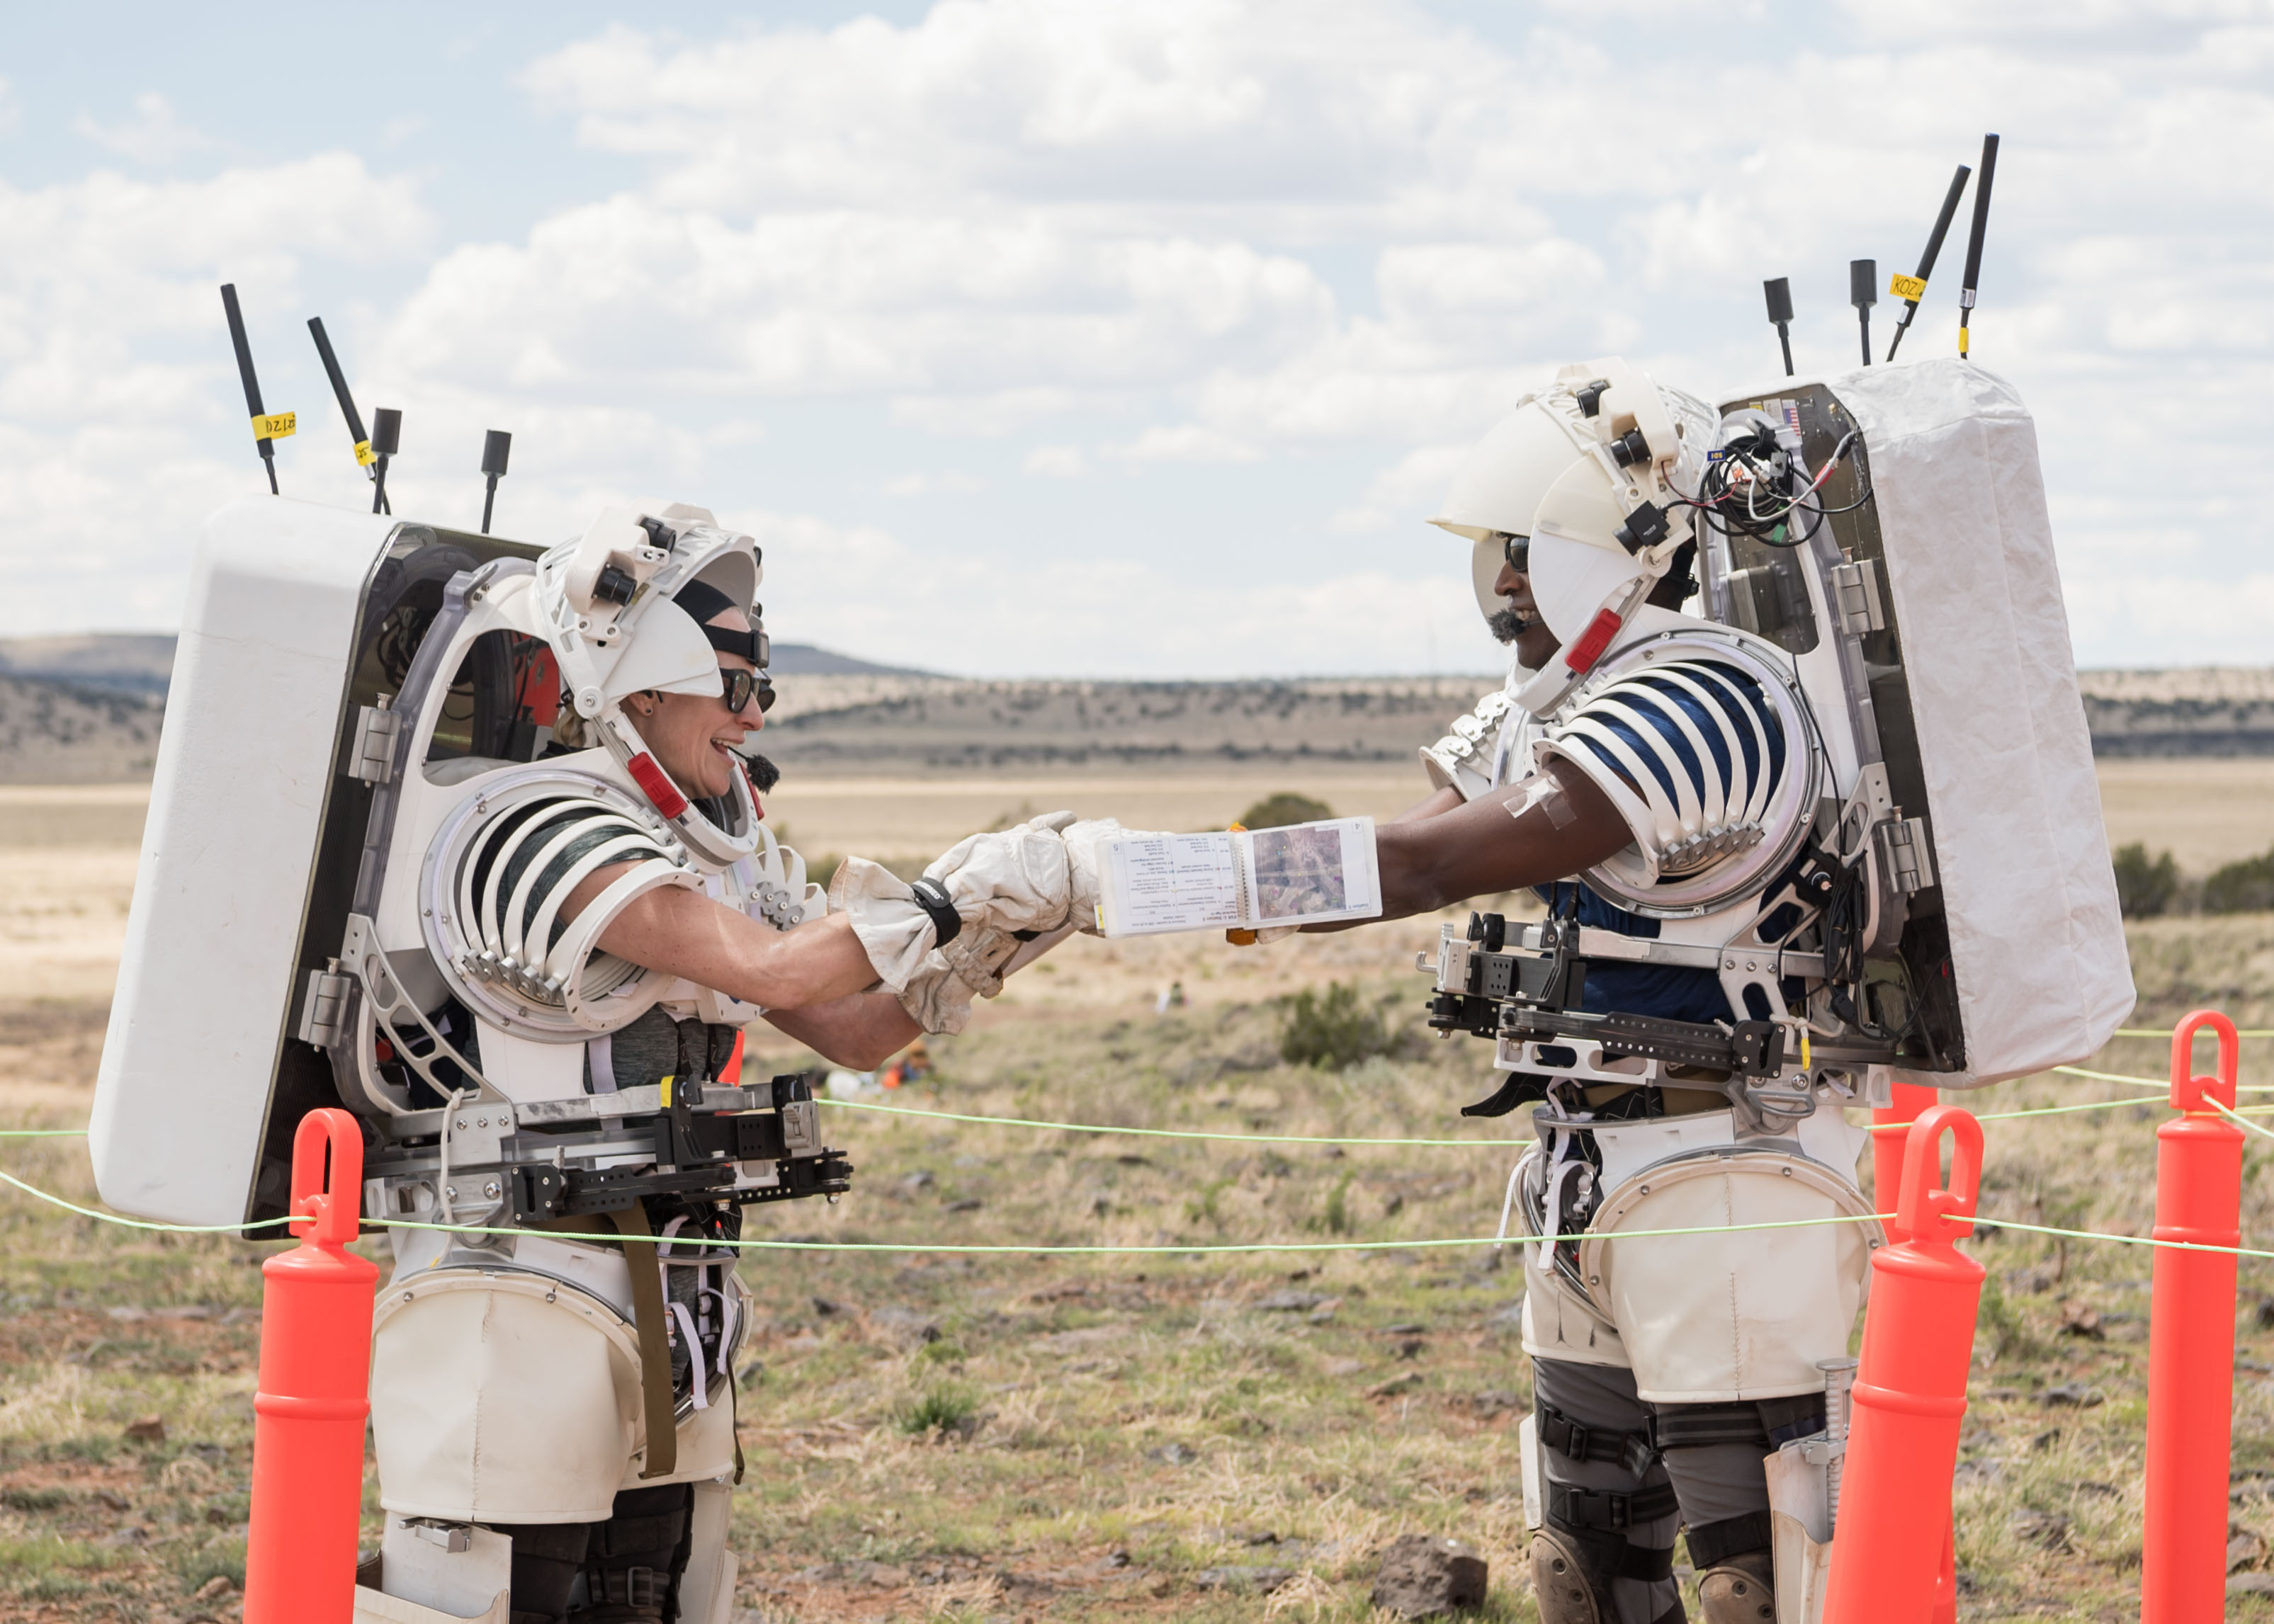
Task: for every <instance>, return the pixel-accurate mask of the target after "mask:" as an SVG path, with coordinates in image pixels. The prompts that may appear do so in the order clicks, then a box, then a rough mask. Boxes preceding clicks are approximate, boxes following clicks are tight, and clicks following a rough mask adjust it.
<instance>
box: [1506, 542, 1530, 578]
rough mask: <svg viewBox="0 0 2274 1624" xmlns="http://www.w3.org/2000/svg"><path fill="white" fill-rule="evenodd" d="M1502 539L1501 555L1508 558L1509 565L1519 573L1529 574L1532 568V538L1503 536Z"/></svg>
mask: <svg viewBox="0 0 2274 1624" xmlns="http://www.w3.org/2000/svg"><path fill="white" fill-rule="evenodd" d="M1500 539H1501V556H1502V558H1504V559H1506V560H1508V567H1509V568H1510V569H1513V570H1515V571H1517V573H1518V574H1519V575H1524V574H1529V573H1530V572H1531V569H1532V538H1531V537H1529V536H1502V538H1500Z"/></svg>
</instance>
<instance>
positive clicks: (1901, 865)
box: [1878, 817, 1935, 897]
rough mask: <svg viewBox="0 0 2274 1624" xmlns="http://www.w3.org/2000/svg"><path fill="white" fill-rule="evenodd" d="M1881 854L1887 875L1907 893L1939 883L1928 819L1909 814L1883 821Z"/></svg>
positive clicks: (1880, 841)
mask: <svg viewBox="0 0 2274 1624" xmlns="http://www.w3.org/2000/svg"><path fill="white" fill-rule="evenodd" d="M1878 833H1879V856H1880V860H1881V861H1882V863H1883V864H1884V865H1885V867H1886V873H1887V877H1888V878H1889V879H1890V880H1892V881H1894V887H1895V889H1896V890H1897V891H1901V893H1902V894H1903V895H1904V896H1906V897H1916V896H1917V895H1918V894H1919V892H1921V891H1924V890H1926V889H1927V888H1928V887H1929V886H1931V885H1932V884H1933V883H1935V876H1934V857H1933V854H1932V853H1931V852H1930V851H1929V850H1928V848H1927V838H1926V820H1925V819H1924V818H1916V817H1907V818H1904V819H1902V820H1901V822H1899V823H1898V822H1893V821H1891V822H1888V823H1882V824H1880V825H1879V831H1878Z"/></svg>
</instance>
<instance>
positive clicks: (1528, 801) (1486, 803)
mask: <svg viewBox="0 0 2274 1624" xmlns="http://www.w3.org/2000/svg"><path fill="white" fill-rule="evenodd" d="M1547 771H1548V772H1549V773H1550V774H1552V775H1554V782H1553V785H1552V786H1549V785H1539V784H1537V781H1536V780H1527V781H1526V782H1525V784H1522V785H1517V786H1514V787H1511V788H1509V789H1503V790H1496V791H1495V792H1494V793H1492V794H1489V795H1484V796H1480V797H1479V798H1478V799H1476V800H1474V801H1469V802H1467V803H1465V805H1462V806H1460V807H1458V808H1452V809H1450V810H1448V811H1445V812H1442V813H1441V814H1439V815H1437V816H1432V817H1416V818H1412V819H1410V820H1409V819H1407V818H1399V819H1397V821H1395V822H1393V823H1382V824H1380V825H1378V826H1377V827H1376V828H1375V830H1374V858H1375V861H1376V864H1377V866H1378V867H1379V868H1380V870H1381V874H1382V914H1381V916H1380V917H1381V918H1382V919H1386V920H1387V919H1404V918H1407V917H1409V916H1411V915H1412V914H1434V913H1436V912H1437V911H1438V910H1440V909H1441V908H1448V907H1450V906H1453V905H1454V904H1455V903H1457V902H1461V901H1465V899H1467V898H1471V897H1480V896H1489V895H1495V894H1497V893H1498V892H1501V891H1517V890H1520V889H1522V888H1523V887H1525V886H1528V885H1545V884H1547V883H1550V882H1551V881H1555V880H1562V879H1569V878H1570V876H1573V875H1575V874H1579V873H1582V872H1584V871H1585V870H1586V869H1589V868H1593V867H1594V866H1595V865H1596V864H1597V863H1599V862H1601V861H1603V860H1604V859H1606V858H1608V857H1610V856H1612V855H1614V854H1615V853H1617V852H1619V851H1620V850H1622V849H1623V848H1624V847H1625V846H1627V845H1629V844H1630V841H1631V839H1632V836H1631V835H1630V832H1629V831H1628V829H1627V826H1626V822H1625V820H1624V819H1623V818H1622V817H1621V816H1619V812H1618V808H1615V807H1614V806H1613V805H1612V804H1611V801H1610V798H1609V797H1608V796H1607V795H1605V794H1604V793H1603V792H1602V791H1601V790H1600V789H1598V788H1597V787H1595V786H1594V784H1593V782H1592V781H1590V780H1589V779H1588V778H1586V777H1585V775H1584V774H1581V773H1579V772H1577V771H1574V770H1572V769H1570V768H1568V767H1560V766H1550V767H1549V768H1548V770H1547ZM1535 786H1536V787H1535ZM1541 790H1551V791H1552V793H1549V794H1547V795H1546V796H1543V795H1542V794H1541V793H1540V791H1541ZM1371 922H1373V921H1367V920H1338V921H1334V922H1332V923H1330V924H1321V925H1306V926H1304V927H1303V929H1306V930H1310V931H1329V930H1347V929H1352V927H1353V926H1356V925H1363V924H1368V923H1371Z"/></svg>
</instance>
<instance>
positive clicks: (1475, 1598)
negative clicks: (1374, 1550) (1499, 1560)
mask: <svg viewBox="0 0 2274 1624" xmlns="http://www.w3.org/2000/svg"><path fill="white" fill-rule="evenodd" d="M1486 1579H1487V1569H1486V1567H1485V1559H1484V1558H1483V1557H1481V1556H1479V1555H1478V1554H1477V1553H1476V1552H1475V1550H1474V1549H1473V1548H1472V1547H1471V1546H1469V1545H1464V1544H1462V1543H1461V1541H1459V1540H1457V1539H1440V1538H1435V1537H1434V1536H1432V1535H1428V1534H1400V1535H1399V1536H1398V1537H1397V1538H1395V1539H1393V1540H1391V1541H1390V1542H1389V1545H1388V1546H1387V1547H1386V1548H1385V1549H1384V1550H1383V1551H1382V1567H1381V1569H1380V1571H1379V1572H1378V1573H1377V1574H1376V1575H1375V1576H1374V1594H1373V1598H1372V1600H1373V1604H1374V1605H1375V1606H1377V1607H1382V1608H1385V1609H1387V1610H1388V1611H1389V1612H1391V1613H1396V1614H1397V1616H1398V1617H1399V1618H1401V1619H1434V1618H1438V1617H1441V1616H1442V1615H1443V1614H1445V1613H1450V1612H1452V1611H1453V1610H1454V1609H1455V1608H1457V1607H1474V1606H1477V1605H1480V1604H1481V1603H1482V1602H1483V1601H1484V1598H1485V1583H1486Z"/></svg>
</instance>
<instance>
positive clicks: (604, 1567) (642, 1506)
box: [569, 1483, 695, 1624]
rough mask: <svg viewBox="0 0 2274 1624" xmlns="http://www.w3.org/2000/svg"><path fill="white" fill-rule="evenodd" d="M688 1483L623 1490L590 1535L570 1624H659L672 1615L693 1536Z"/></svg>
mask: <svg viewBox="0 0 2274 1624" xmlns="http://www.w3.org/2000/svg"><path fill="white" fill-rule="evenodd" d="M694 1504H695V1487H694V1485H692V1484H687V1483H670V1484H666V1485H663V1486H662V1487H661V1488H655V1489H626V1490H624V1491H623V1492H621V1493H620V1494H618V1495H617V1496H616V1504H615V1509H614V1515H611V1516H610V1517H609V1518H608V1520H607V1521H606V1522H602V1523H599V1525H597V1526H596V1527H594V1528H593V1530H592V1540H591V1547H590V1549H589V1551H588V1553H587V1555H586V1558H585V1561H584V1593H585V1596H586V1598H587V1599H586V1601H585V1604H584V1605H583V1606H581V1607H579V1608H577V1609H576V1611H575V1612H574V1613H570V1614H569V1624H648V1621H649V1620H653V1621H654V1624H661V1620H665V1619H667V1618H670V1617H671V1616H673V1614H674V1612H675V1611H676V1609H675V1607H674V1598H675V1597H676V1595H677V1592H678V1588H679V1575H681V1573H682V1572H684V1571H685V1569H686V1567H687V1556H688V1551H689V1542H690V1541H691V1539H692V1538H693V1534H694V1519H693V1518H692V1516H690V1515H689V1513H690V1512H691V1511H692V1510H693V1508H694Z"/></svg>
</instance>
